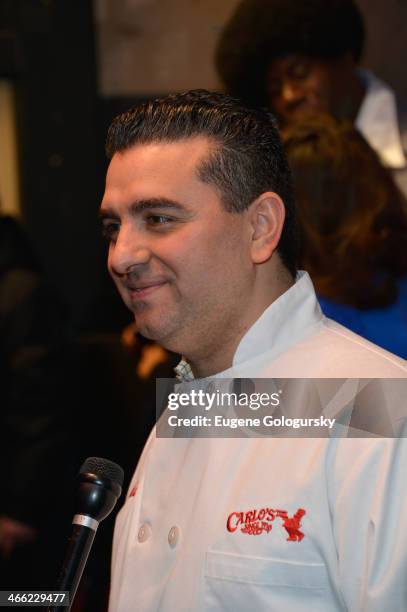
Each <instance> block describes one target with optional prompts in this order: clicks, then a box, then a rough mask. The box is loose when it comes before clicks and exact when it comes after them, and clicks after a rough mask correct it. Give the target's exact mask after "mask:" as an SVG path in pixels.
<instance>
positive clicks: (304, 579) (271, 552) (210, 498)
mask: <svg viewBox="0 0 407 612" xmlns="http://www.w3.org/2000/svg"><path fill="white" fill-rule="evenodd" d="M107 151H108V155H109V157H110V158H111V162H110V166H109V169H108V173H107V179H106V190H105V194H104V197H103V201H102V205H101V216H102V223H103V226H104V233H105V234H106V236H107V237H108V239H109V241H110V244H109V256H108V266H109V270H110V273H111V275H112V277H113V279H114V281H115V283H116V285H117V287H118V289H119V292H120V293H121V295H122V297H123V299H124V301H125V302H126V304H127V305H128V307H129V308H130V309H131V310H132V311H133V312H134V315H135V318H136V322H137V327H138V329H139V330H140V332H141V333H142V334H143V335H145V336H146V337H148V338H151V339H154V340H156V341H157V342H159V343H160V344H162V345H163V346H164V347H165V348H167V349H169V350H171V351H175V352H178V353H180V354H182V355H183V360H182V362H181V364H180V365H179V366H178V367H177V372H178V377H179V378H180V379H181V381H182V382H181V384H182V385H186V387H188V385H189V384H190V383H189V382H188V381H191V380H193V379H194V377H195V379H199V380H198V381H197V382H198V383H199V384H200V385H201V386H202V387H203V388H205V387H206V388H209V387H210V385H213V380H214V377H215V376H216V377H218V378H220V379H227V378H233V377H245V376H246V377H247V376H254V377H258V378H260V377H266V378H267V377H269V378H275V377H277V378H280V377H302V378H307V377H321V378H322V377H361V378H363V377H387V378H405V377H406V374H407V370H406V366H405V362H404V361H402V360H400V359H398V358H396V357H394V356H392V355H391V354H390V353H387V352H385V351H382V350H381V349H379V348H377V347H375V346H374V345H372V344H370V343H368V342H366V341H364V340H363V339H361V338H359V337H358V336H356V335H354V334H352V333H351V332H348V330H346V329H345V328H343V327H341V326H339V325H337V324H335V323H333V322H332V321H329V320H327V319H325V318H324V317H323V315H322V314H321V311H320V309H319V306H318V304H317V301H316V297H315V293H314V291H313V287H312V283H311V281H310V279H309V277H308V275H307V274H306V273H301V274H299V275H295V260H296V247H295V242H296V241H295V235H296V232H295V218H294V209H293V201H292V195H291V186H290V173H289V169H288V166H287V163H286V160H285V158H284V155H283V153H282V149H281V145H280V142H279V137H278V133H277V131H276V128H275V126H274V124H273V121H272V119H271V117H270V116H269V114H268V113H267V112H264V111H259V110H249V109H248V108H246V107H244V106H242V105H241V104H240V103H239V102H237V101H236V100H234V99H232V98H229V97H227V96H224V95H222V94H215V93H209V92H205V91H195V92H187V93H185V94H179V95H173V96H168V97H166V98H162V99H159V100H155V101H152V102H147V103H145V104H141V105H140V106H137V107H136V108H134V109H133V110H131V111H129V112H128V113H125V114H124V115H121V116H120V117H118V118H117V119H116V120H115V121H114V122H113V124H112V126H111V128H110V130H109V135H108V141H107ZM208 379H209V380H208ZM212 388H213V387H212ZM406 458H407V448H406V444H405V443H404V440H403V441H400V440H398V441H397V440H391V439H368V440H366V439H365V440H360V439H352V440H351V439H334V438H332V439H327V438H324V439H317V438H314V439H296V440H292V439H291V440H290V439H284V438H280V439H277V438H273V439H270V438H269V439H239V438H234V439H211V438H205V439H200V438H196V437H194V438H177V439H170V440H168V439H165V438H159V437H156V435H155V432H154V431H153V433H152V435H151V436H150V438H149V440H148V442H147V444H146V447H145V449H144V452H143V455H142V457H141V459H140V462H139V465H138V467H137V470H136V473H135V475H134V477H133V480H132V483H131V485H130V488H129V494H128V498H127V500H126V503H125V505H124V507H123V509H122V511H121V512H120V514H119V516H118V519H117V523H116V531H115V540H114V551H113V565H112V588H111V597H110V611H111V612H130V611H133V610H143V611H144V610H145V611H147V610H148V611H152V610H166V611H169V612H172V611H180V610H233V611H236V610H241V611H246V610H248V609H255V610H278V611H279V612H280V611H282V610H284V612H286V611H291V610H296V611H297V610H302V611H312V612H315V611H316V610H323V611H324V612H331V611H339V610H354V611H356V610H361V609H364V610H369V612H378V611H379V610H383V609H386V607H387V609H392V610H402V609H404V605H405V603H406V602H407V592H406V586H405V574H406V570H407V558H406V554H407V553H406V551H407V547H406V534H407V524H406V521H407V512H406V511H405V510H406V508H405V502H406V497H405V484H404V482H405V478H404V463H403V462H405V461H406ZM362 488H363V493H361V490H362ZM255 519H256V521H257V520H262V521H263V523H264V527H263V526H262V527H261V529H260V533H259V532H258V531H256V530H255V529H254V521H255ZM263 523H262V525H263ZM256 524H257V523H256ZM395 530H397V534H398V535H397V536H396V535H395ZM255 533H256V534H257V535H256V537H254V534H255Z"/></svg>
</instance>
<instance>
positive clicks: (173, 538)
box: [168, 526, 179, 548]
mask: <svg viewBox="0 0 407 612" xmlns="http://www.w3.org/2000/svg"><path fill="white" fill-rule="evenodd" d="M178 540H179V529H178V527H175V526H174V527H171V529H170V530H169V532H168V544H169V545H170V546H171V548H175V547H176V545H177V542H178Z"/></svg>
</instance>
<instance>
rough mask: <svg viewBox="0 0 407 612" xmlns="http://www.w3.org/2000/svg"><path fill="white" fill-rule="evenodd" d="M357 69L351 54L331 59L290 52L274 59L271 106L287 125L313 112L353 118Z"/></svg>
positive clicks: (269, 83) (269, 76)
mask: <svg viewBox="0 0 407 612" xmlns="http://www.w3.org/2000/svg"><path fill="white" fill-rule="evenodd" d="M354 69H355V64H354V62H353V59H352V58H351V57H350V56H348V55H346V56H344V57H340V58H337V59H327V60H322V59H314V58H310V57H305V56H302V55H287V56H285V57H283V58H280V59H277V60H274V61H273V62H272V63H271V65H270V67H269V70H268V74H267V83H266V87H267V94H268V100H269V104H270V107H271V108H273V109H274V111H275V112H276V114H277V115H278V116H279V117H280V119H281V120H282V123H283V124H284V123H288V122H289V121H290V120H291V119H293V118H294V117H297V116H298V115H300V114H303V113H313V112H323V113H329V114H332V115H335V116H337V117H343V118H346V117H348V118H350V115H351V113H352V110H353V109H352V108H351V103H350V83H351V79H352V77H353V76H354Z"/></svg>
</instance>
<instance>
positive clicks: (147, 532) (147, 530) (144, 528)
mask: <svg viewBox="0 0 407 612" xmlns="http://www.w3.org/2000/svg"><path fill="white" fill-rule="evenodd" d="M151 533H152V532H151V527H150V525H148V524H147V523H144V525H141V527H140V529H139V530H138V534H137V539H138V541H139V542H140V544H142V543H143V542H146V540H148V538H149V537H150V536H151Z"/></svg>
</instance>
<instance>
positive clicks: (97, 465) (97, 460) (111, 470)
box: [76, 457, 124, 521]
mask: <svg viewBox="0 0 407 612" xmlns="http://www.w3.org/2000/svg"><path fill="white" fill-rule="evenodd" d="M123 479H124V472H123V470H122V468H121V467H120V465H117V463H113V461H109V460H108V459H102V458H101V457H88V458H87V459H86V460H85V461H84V463H83V464H82V467H81V469H80V472H79V474H78V480H79V487H78V490H77V495H76V501H77V506H76V508H77V512H76V513H77V514H85V515H87V516H90V517H92V518H94V519H95V520H97V521H101V520H103V519H104V518H106V516H108V514H110V512H111V511H112V510H113V508H114V506H115V504H116V501H117V499H118V497H120V495H121V492H122V485H123Z"/></svg>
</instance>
